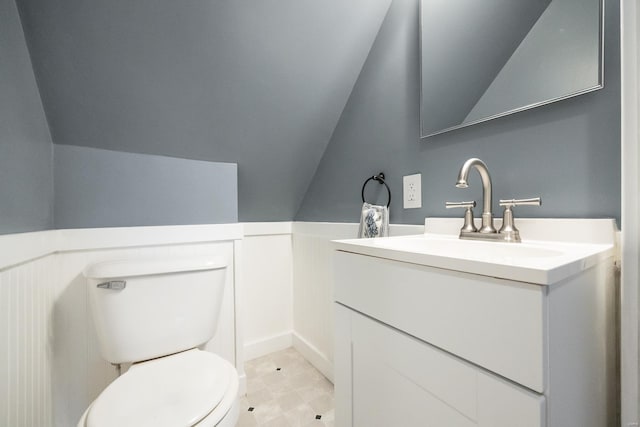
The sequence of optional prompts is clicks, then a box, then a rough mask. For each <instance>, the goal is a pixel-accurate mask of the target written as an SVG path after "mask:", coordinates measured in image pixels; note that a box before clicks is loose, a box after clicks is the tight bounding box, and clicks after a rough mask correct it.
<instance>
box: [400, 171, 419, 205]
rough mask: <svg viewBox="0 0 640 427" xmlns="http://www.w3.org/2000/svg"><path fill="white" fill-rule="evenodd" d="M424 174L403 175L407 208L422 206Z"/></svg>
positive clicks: (403, 190)
mask: <svg viewBox="0 0 640 427" xmlns="http://www.w3.org/2000/svg"><path fill="white" fill-rule="evenodd" d="M421 182H422V174H419V173H416V174H414V175H406V176H403V177H402V194H403V200H404V208H405V209H414V208H421V207H422V185H421Z"/></svg>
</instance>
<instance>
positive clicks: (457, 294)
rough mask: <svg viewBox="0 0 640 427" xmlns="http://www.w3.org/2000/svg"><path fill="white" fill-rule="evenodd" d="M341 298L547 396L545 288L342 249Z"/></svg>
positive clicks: (338, 292)
mask: <svg viewBox="0 0 640 427" xmlns="http://www.w3.org/2000/svg"><path fill="white" fill-rule="evenodd" d="M335 277H336V286H335V300H336V301H337V302H339V303H341V304H343V305H345V306H348V307H351V308H353V309H354V310H357V311H359V312H361V313H364V314H366V315H368V316H370V317H373V318H375V319H378V320H380V321H381V322H383V323H386V324H388V325H391V326H393V327H395V328H397V329H400V330H402V331H405V332H406V333H408V334H410V335H413V336H415V337H417V338H419V339H421V340H423V341H426V342H428V343H431V344H433V345H434V346H436V347H439V348H441V349H444V350H446V351H448V352H450V353H453V354H455V355H457V356H459V357H461V358H463V359H466V360H468V361H471V362H473V363H475V364H477V365H480V366H482V367H485V368H487V369H488V370H490V371H493V372H496V373H498V374H500V375H502V376H504V377H506V378H509V379H511V380H513V381H515V382H517V383H519V384H522V385H524V386H526V387H529V388H531V389H532V390H535V391H537V392H539V393H542V392H544V390H545V375H544V372H545V363H546V359H545V328H546V306H545V301H544V292H545V288H544V287H541V286H537V285H529V284H524V283H519V282H511V281H507V280H502V279H494V278H490V277H484V276H476V275H470V274H465V273H459V272H454V271H448V270H442V269H436V268H430V267H425V266H420V265H415V264H408V263H402V262H397V261H390V260H385V259H380V258H374V257H368V256H363V255H356V254H351V253H347V252H336V255H335Z"/></svg>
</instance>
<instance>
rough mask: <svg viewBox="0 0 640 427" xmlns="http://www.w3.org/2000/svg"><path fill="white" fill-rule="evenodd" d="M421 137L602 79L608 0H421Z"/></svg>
mask: <svg viewBox="0 0 640 427" xmlns="http://www.w3.org/2000/svg"><path fill="white" fill-rule="evenodd" d="M420 29H421V35H420V42H421V43H420V63H421V96H420V104H421V105H420V118H421V120H420V122H421V123H420V126H421V132H420V135H421V136H422V137H426V136H431V135H436V134H439V133H443V132H447V131H450V130H453V129H457V128H460V127H463V126H469V125H472V124H475V123H479V122H483V121H486V120H490V119H494V118H496V117H501V116H504V115H507V114H511V113H515V112H518V111H522V110H526V109H529V108H533V107H537V106H540V105H544V104H548V103H551V102H555V101H558V100H561V99H565V98H569V97H572V96H576V95H580V94H583V93H586V92H590V91H593V90H597V89H600V88H602V86H603V0H482V1H478V0H420Z"/></svg>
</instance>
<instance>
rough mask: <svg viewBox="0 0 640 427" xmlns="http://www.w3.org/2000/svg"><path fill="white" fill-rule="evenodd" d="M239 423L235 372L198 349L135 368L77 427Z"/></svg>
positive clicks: (224, 425)
mask: <svg viewBox="0 0 640 427" xmlns="http://www.w3.org/2000/svg"><path fill="white" fill-rule="evenodd" d="M237 420H238V376H237V373H236V370H235V369H234V367H233V366H232V365H231V364H230V363H229V362H227V361H226V360H224V359H222V358H221V357H219V356H216V355H215V354H212V353H209V352H205V351H200V350H197V349H193V350H188V351H185V352H181V353H178V354H174V355H171V356H165V357H161V358H158V359H154V360H150V361H147V362H142V363H136V364H134V365H132V366H131V368H130V369H129V370H128V371H127V372H126V373H125V374H123V375H122V376H120V377H119V378H117V379H116V380H115V381H114V382H112V383H111V384H110V385H109V386H108V387H107V388H106V389H105V390H104V391H103V392H102V393H101V394H100V396H98V398H96V400H95V401H94V402H93V403H92V404H91V405H90V406H89V408H88V409H87V410H86V411H85V413H84V414H83V416H82V418H81V419H80V422H79V423H78V427H114V426H118V427H134V426H135V427H147V426H148V427H151V426H153V427H165V426H166V427H177V426H184V427H214V426H215V427H227V426H228V427H233V426H235V424H236V422H237Z"/></svg>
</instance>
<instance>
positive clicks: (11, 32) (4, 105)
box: [0, 0, 53, 234]
mask: <svg viewBox="0 0 640 427" xmlns="http://www.w3.org/2000/svg"><path fill="white" fill-rule="evenodd" d="M51 150H52V144H51V137H50V135H49V129H48V127H47V122H46V120H45V116H44V111H43V109H42V103H41V102H40V96H39V94H38V88H37V86H36V81H35V78H34V75H33V71H32V69H31V61H30V60H29V53H28V51H27V46H26V44H25V40H24V35H23V33H22V27H21V25H20V19H19V16H18V10H17V8H16V5H15V2H14V0H0V234H5V233H17V232H23V231H34V230H42V229H46V228H49V227H51V225H52V222H53V220H52V197H53V184H52V181H53V180H52V178H53V176H52V170H51Z"/></svg>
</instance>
